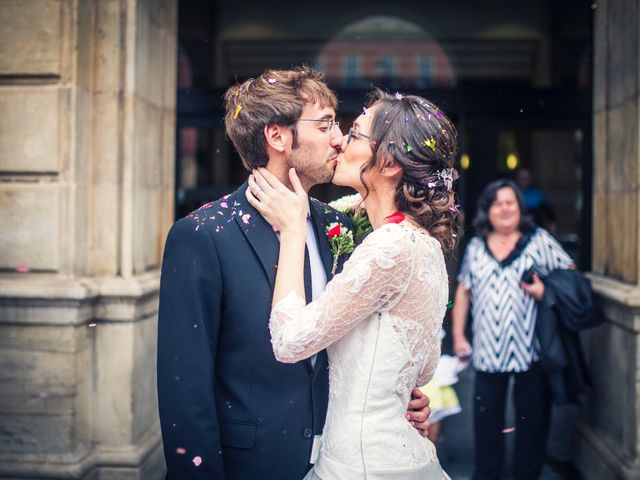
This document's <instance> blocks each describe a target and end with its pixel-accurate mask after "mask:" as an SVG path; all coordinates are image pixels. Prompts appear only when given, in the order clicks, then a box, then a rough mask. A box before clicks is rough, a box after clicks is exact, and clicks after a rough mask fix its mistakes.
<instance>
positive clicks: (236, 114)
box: [198, 105, 242, 458]
mask: <svg viewBox="0 0 640 480" xmlns="http://www.w3.org/2000/svg"><path fill="white" fill-rule="evenodd" d="M240 110H242V105H238V106H237V107H236V113H234V114H233V119H234V120H235V119H236V118H238V115H240ZM198 458H199V457H198Z"/></svg>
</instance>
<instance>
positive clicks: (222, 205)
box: [220, 202, 229, 208]
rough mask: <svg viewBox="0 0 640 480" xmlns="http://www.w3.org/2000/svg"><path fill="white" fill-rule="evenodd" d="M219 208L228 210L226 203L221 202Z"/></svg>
mask: <svg viewBox="0 0 640 480" xmlns="http://www.w3.org/2000/svg"><path fill="white" fill-rule="evenodd" d="M220 208H229V205H227V202H222V203H221V204H220Z"/></svg>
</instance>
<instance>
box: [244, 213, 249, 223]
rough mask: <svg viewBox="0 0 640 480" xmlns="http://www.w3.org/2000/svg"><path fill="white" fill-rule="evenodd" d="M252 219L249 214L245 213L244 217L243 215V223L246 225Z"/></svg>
mask: <svg viewBox="0 0 640 480" xmlns="http://www.w3.org/2000/svg"><path fill="white" fill-rule="evenodd" d="M250 218H251V214H249V213H245V214H244V215H242V221H243V222H244V223H249V219H250Z"/></svg>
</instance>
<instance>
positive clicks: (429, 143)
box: [422, 138, 436, 152]
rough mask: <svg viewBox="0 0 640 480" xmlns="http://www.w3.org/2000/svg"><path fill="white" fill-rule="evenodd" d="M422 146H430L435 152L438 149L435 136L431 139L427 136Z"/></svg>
mask: <svg viewBox="0 0 640 480" xmlns="http://www.w3.org/2000/svg"><path fill="white" fill-rule="evenodd" d="M422 146H423V147H429V148H430V149H431V150H433V151H434V152H435V151H436V141H435V140H434V139H433V138H430V139H426V138H425V139H424V142H422Z"/></svg>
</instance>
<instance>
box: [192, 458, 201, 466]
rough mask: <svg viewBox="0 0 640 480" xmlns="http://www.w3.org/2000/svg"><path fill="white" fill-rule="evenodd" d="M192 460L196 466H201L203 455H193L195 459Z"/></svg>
mask: <svg viewBox="0 0 640 480" xmlns="http://www.w3.org/2000/svg"><path fill="white" fill-rule="evenodd" d="M191 461H192V462H193V464H194V465H195V466H196V467H199V466H200V464H201V463H202V458H201V457H199V456H198V457H193V460H191Z"/></svg>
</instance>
